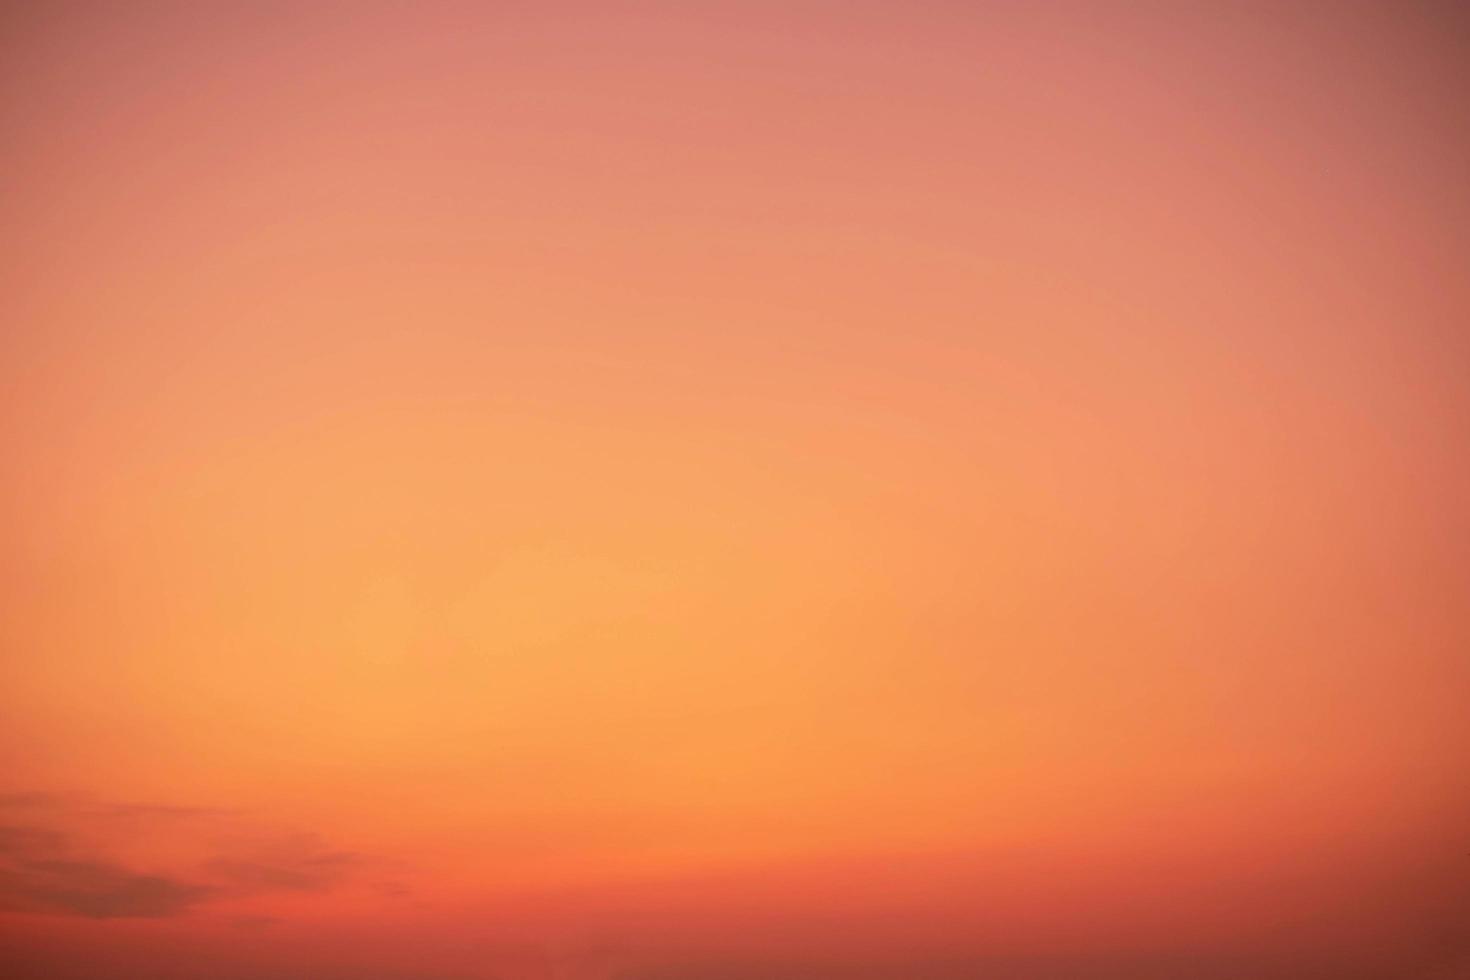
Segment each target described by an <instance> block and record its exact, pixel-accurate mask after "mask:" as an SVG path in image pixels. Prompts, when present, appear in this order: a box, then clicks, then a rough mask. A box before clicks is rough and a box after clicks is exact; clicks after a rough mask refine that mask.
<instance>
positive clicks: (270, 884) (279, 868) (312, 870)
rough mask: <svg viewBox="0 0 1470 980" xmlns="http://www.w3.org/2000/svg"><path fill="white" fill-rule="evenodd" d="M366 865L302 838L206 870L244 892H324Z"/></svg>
mask: <svg viewBox="0 0 1470 980" xmlns="http://www.w3.org/2000/svg"><path fill="white" fill-rule="evenodd" d="M365 863H366V861H365V859H364V858H363V857H362V856H361V855H359V854H354V853H352V852H350V851H337V850H332V849H330V848H328V847H326V846H325V845H324V844H323V843H322V842H321V841H319V840H317V839H316V838H314V837H310V836H301V837H292V838H286V839H283V840H281V841H277V842H274V843H271V844H267V845H264V846H257V847H255V848H253V849H252V850H250V851H247V852H246V853H243V854H236V855H230V856H225V857H219V858H216V859H214V860H213V861H210V862H209V863H208V864H207V865H206V870H207V871H208V872H209V874H210V875H211V876H212V877H214V878H216V879H218V880H220V881H221V882H224V883H227V884H229V885H232V886H234V887H235V888H238V889H240V890H244V891H321V890H323V889H326V888H330V887H332V886H333V885H335V884H337V883H338V882H340V881H342V880H343V879H344V878H346V877H348V876H349V875H351V874H352V873H354V872H355V871H357V870H359V869H360V868H361V867H363V865H364V864H365Z"/></svg>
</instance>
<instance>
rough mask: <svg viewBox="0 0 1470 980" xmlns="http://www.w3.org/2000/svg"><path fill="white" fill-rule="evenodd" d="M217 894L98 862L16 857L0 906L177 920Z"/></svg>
mask: <svg viewBox="0 0 1470 980" xmlns="http://www.w3.org/2000/svg"><path fill="white" fill-rule="evenodd" d="M211 893H212V889H211V888H209V887H207V886H204V885H199V884H193V883H190V882H187V881H181V880H179V879H176V878H171V877H167V876H164V875H156V874H140V873H138V872H136V871H132V870H130V869H128V868H125V867H122V866H121V865H118V864H114V863H111V862H108V861H99V860H64V859H54V858H39V859H38V858H32V857H27V856H25V855H24V854H22V855H20V856H19V857H13V858H12V860H11V861H10V862H9V864H8V866H6V867H4V868H3V869H0V902H3V903H4V904H6V905H9V906H11V907H13V908H18V909H21V910H33V911H47V912H60V913H68V914H72V915H80V916H85V917H87V918H91V919H112V918H123V917H134V918H159V917H163V916H171V915H178V914H179V913H181V912H183V911H184V910H186V909H188V908H189V907H191V906H193V905H196V904H197V903H199V902H201V901H203V900H204V899H206V898H208V897H209V896H210V894H211Z"/></svg>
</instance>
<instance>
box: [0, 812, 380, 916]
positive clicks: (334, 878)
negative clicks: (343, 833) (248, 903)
mask: <svg viewBox="0 0 1470 980" xmlns="http://www.w3.org/2000/svg"><path fill="white" fill-rule="evenodd" d="M0 812H8V813H9V814H11V815H12V817H13V818H16V819H14V820H13V822H12V823H10V824H0V909H8V910H11V911H22V912H33V913H48V914H57V915H73V916H81V917H85V918H92V919H110V918H124V917H133V918H162V917H168V916H176V915H182V914H185V913H187V912H189V911H190V910H192V909H194V908H195V907H197V906H199V905H202V904H205V903H208V902H212V901H218V900H224V899H229V898H240V897H249V896H255V895H260V894H266V893H273V892H316V891H325V890H327V889H330V888H333V887H336V886H338V885H340V884H342V883H344V882H346V881H348V880H349V879H351V878H353V877H354V876H355V875H357V874H358V873H359V872H361V871H363V870H365V869H367V868H369V867H375V864H374V862H372V861H371V860H369V859H368V858H367V857H365V856H363V855H360V854H357V853H354V852H351V851H345V850H340V849H337V848H333V847H331V846H329V845H328V844H327V843H326V842H324V841H323V840H321V839H320V838H319V837H317V836H315V835H312V834H292V835H262V834H261V833H260V832H259V830H258V829H256V830H254V831H253V833H251V835H250V836H249V837H247V838H246V839H245V840H243V841H235V842H233V843H226V844H222V843H220V842H218V841H216V842H214V843H209V838H210V837H212V836H213V835H214V834H215V830H216V829H217V828H218V827H219V826H220V823H219V821H221V820H225V821H226V824H225V825H226V826H228V825H230V824H231V823H232V822H234V821H235V818H237V816H238V815H237V813H236V812H235V811H231V810H222V809H215V808H205V807H185V806H171V805H160V804H140V803H125V804H116V803H97V802H93V801H89V800H79V799H75V798H69V797H61V796H54V795H49V794H41V793H23V794H21V793H17V794H8V795H4V796H0ZM180 821H185V822H189V821H202V824H201V825H200V827H199V828H195V829H198V830H200V831H201V833H200V834H198V835H197V837H198V844H199V846H200V847H202V848H204V849H205V851H204V854H203V855H202V857H198V858H195V859H194V860H192V861H188V862H185V863H183V864H181V863H180V862H179V861H178V859H177V858H176V859H175V861H174V865H175V867H174V868H172V869H169V870H157V869H140V868H136V867H132V866H130V865H129V864H128V863H126V862H124V861H122V860H119V859H117V858H116V857H115V856H114V855H113V854H112V853H111V852H112V851H114V850H116V847H115V846H114V847H108V846H106V845H105V843H103V842H106V841H112V842H114V844H116V842H119V841H127V840H129V839H141V840H146V839H148V838H149V837H150V836H154V835H158V834H166V835H171V834H176V833H178V832H180V830H181V824H180ZM182 829H185V830H187V829H189V828H188V826H187V824H185V825H184V827H183V828H182ZM246 829H247V830H249V829H250V828H249V825H248V824H247V826H246Z"/></svg>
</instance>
